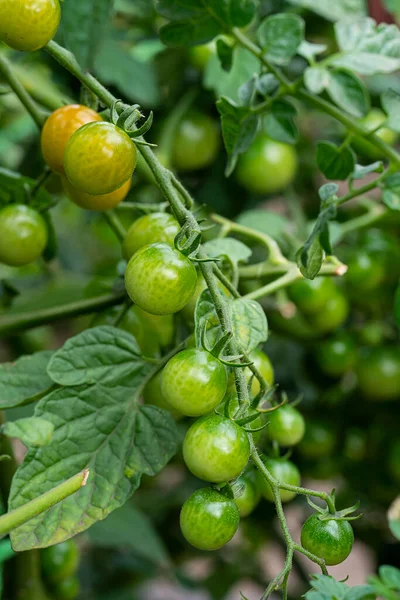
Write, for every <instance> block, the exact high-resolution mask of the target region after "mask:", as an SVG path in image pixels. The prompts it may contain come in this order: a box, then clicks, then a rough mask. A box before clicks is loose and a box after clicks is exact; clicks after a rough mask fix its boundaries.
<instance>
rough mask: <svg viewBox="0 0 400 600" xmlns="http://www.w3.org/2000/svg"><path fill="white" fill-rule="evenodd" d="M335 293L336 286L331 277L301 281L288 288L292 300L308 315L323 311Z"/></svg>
mask: <svg viewBox="0 0 400 600" xmlns="http://www.w3.org/2000/svg"><path fill="white" fill-rule="evenodd" d="M335 292H336V286H335V283H334V281H333V280H332V279H331V278H330V277H316V278H315V279H312V280H311V279H300V280H299V281H296V282H295V283H293V284H292V285H291V286H290V287H289V288H288V293H289V297H290V299H291V300H292V301H293V302H294V303H295V304H296V306H297V308H298V309H299V310H301V312H303V313H304V314H306V315H309V314H313V313H315V312H318V311H320V310H322V309H323V308H324V307H325V305H326V303H327V302H328V300H329V298H330V297H331V296H332V295H333V294H335Z"/></svg>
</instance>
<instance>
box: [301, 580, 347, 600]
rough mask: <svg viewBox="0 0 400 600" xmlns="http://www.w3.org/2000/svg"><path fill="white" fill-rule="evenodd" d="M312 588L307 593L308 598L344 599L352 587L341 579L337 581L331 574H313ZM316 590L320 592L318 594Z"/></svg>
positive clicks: (307, 599)
mask: <svg viewBox="0 0 400 600" xmlns="http://www.w3.org/2000/svg"><path fill="white" fill-rule="evenodd" d="M310 583H311V585H312V588H313V589H312V590H310V591H309V592H307V593H306V594H305V596H304V597H305V598H306V600H317V598H319V599H320V600H328V599H329V600H332V599H333V598H335V600H343V598H344V597H345V594H346V593H347V591H348V590H349V589H350V588H349V586H348V585H346V584H345V583H342V582H341V581H336V579H334V578H333V577H331V576H330V575H313V579H312V580H311V582H310ZM315 592H319V593H320V595H317V594H316V593H315Z"/></svg>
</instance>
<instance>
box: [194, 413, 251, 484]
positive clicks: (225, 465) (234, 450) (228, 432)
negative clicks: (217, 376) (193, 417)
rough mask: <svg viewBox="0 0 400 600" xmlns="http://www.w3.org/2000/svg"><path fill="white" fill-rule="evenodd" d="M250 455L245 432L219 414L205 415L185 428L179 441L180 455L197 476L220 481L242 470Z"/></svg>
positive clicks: (231, 477) (232, 477)
mask: <svg viewBox="0 0 400 600" xmlns="http://www.w3.org/2000/svg"><path fill="white" fill-rule="evenodd" d="M249 457H250V444H249V440H248V437H247V434H246V432H245V431H244V430H243V429H242V428H241V427H239V425H237V424H236V423H234V422H233V421H231V420H230V419H227V418H226V417H222V416H220V415H215V414H211V415H206V416H205V417H201V418H200V419H198V420H197V421H196V422H195V423H193V425H192V426H191V427H190V428H189V430H188V431H187V433H186V436H185V439H184V442H183V458H184V460H185V463H186V465H187V467H188V469H189V471H191V472H192V473H193V475H195V476H196V477H198V478H199V479H204V481H210V482H212V483H222V482H224V481H230V480H231V479H234V478H235V477H237V476H238V475H240V473H241V472H242V471H243V469H244V468H245V466H246V465H247V462H248V460H249Z"/></svg>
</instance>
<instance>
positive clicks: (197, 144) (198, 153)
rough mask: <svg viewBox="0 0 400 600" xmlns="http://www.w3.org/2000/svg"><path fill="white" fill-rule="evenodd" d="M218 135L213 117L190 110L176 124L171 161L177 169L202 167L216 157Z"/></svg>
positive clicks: (209, 163) (186, 169)
mask: <svg viewBox="0 0 400 600" xmlns="http://www.w3.org/2000/svg"><path fill="white" fill-rule="evenodd" d="M219 147H220V135H219V131H218V126H217V125H216V123H215V121H214V119H212V118H211V117H209V116H208V115H205V114H202V113H199V112H197V111H196V112H194V111H193V112H191V113H189V114H188V115H186V116H185V117H184V118H183V119H182V121H181V122H180V123H179V125H178V129H177V131H176V134H175V141H174V146H173V155H172V162H173V165H174V167H175V168H176V169H177V170H178V171H196V170H198V169H204V168H205V167H208V166H209V165H211V164H212V163H213V161H214V160H215V159H216V157H217V154H218V150H219Z"/></svg>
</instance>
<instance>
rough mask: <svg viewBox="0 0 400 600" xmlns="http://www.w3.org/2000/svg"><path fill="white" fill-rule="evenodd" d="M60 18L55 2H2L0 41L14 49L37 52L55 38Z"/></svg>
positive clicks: (56, 1) (56, 2)
mask: <svg viewBox="0 0 400 600" xmlns="http://www.w3.org/2000/svg"><path fill="white" fill-rule="evenodd" d="M60 18H61V9H60V3H59V1H58V0H1V2H0V40H1V41H3V42H4V43H5V44H7V45H8V46H10V48H14V50H22V51H26V52H33V51H34V50H39V48H43V46H45V45H46V44H47V43H48V42H50V40H51V39H52V38H53V37H54V35H55V33H56V31H57V29H58V26H59V24H60Z"/></svg>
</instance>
